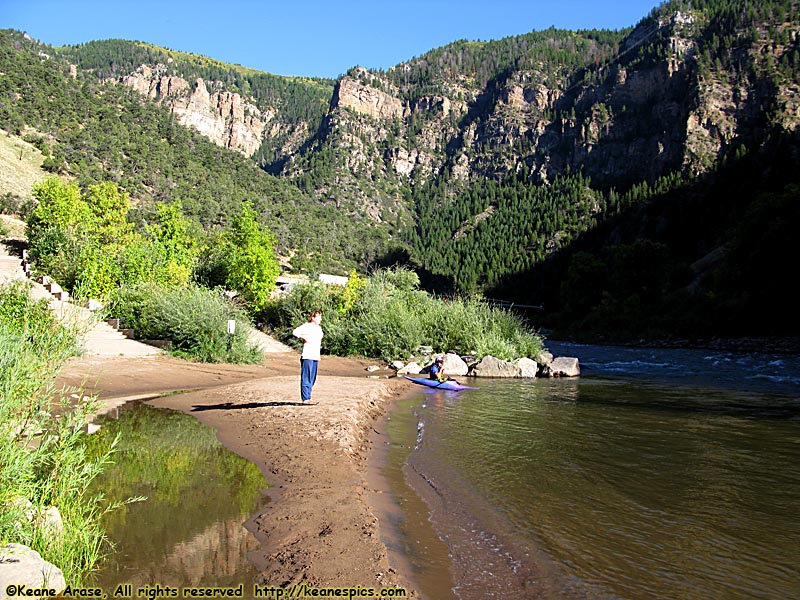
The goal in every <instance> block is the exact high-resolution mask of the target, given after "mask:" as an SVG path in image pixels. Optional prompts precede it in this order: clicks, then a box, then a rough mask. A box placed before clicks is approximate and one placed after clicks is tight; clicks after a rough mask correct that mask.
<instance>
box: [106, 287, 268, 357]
mask: <svg viewBox="0 0 800 600" xmlns="http://www.w3.org/2000/svg"><path fill="white" fill-rule="evenodd" d="M108 312H109V314H110V315H111V316H114V317H118V318H119V319H120V321H121V323H123V324H124V325H125V326H127V327H130V328H133V329H134V330H135V332H136V336H137V337H139V338H142V339H163V340H169V341H170V342H171V348H170V351H171V352H172V353H173V354H175V355H177V356H181V357H184V358H191V359H194V360H198V361H200V362H209V363H215V362H229V363H251V364H254V363H259V362H261V361H262V360H263V358H264V357H263V355H262V354H261V352H260V351H259V350H258V348H256V347H255V346H253V345H252V344H250V343H249V342H248V336H247V334H248V331H249V329H250V327H251V324H250V322H249V320H248V318H247V316H246V315H245V314H244V313H243V312H242V311H240V310H238V309H237V308H235V307H234V306H232V305H231V304H230V303H228V302H226V301H225V298H224V297H223V296H222V295H221V294H220V293H218V292H217V291H214V290H209V289H207V288H203V287H196V286H185V287H181V288H165V287H161V286H159V285H156V284H144V285H135V286H123V287H121V288H119V289H118V290H116V291H115V292H114V293H113V294H112V296H111V299H110V302H109V304H108ZM229 320H236V322H237V327H236V332H235V334H234V335H233V337H230V336H229V335H228V333H227V324H228V321H229Z"/></svg>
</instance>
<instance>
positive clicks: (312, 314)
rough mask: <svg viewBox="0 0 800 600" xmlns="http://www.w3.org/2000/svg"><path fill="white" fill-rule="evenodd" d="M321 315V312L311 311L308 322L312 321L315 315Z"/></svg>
mask: <svg viewBox="0 0 800 600" xmlns="http://www.w3.org/2000/svg"><path fill="white" fill-rule="evenodd" d="M321 314H322V311H321V310H313V311H311V314H310V315H309V316H308V320H309V321H310V320H311V319H313V318H314V317H316V316H317V315H321Z"/></svg>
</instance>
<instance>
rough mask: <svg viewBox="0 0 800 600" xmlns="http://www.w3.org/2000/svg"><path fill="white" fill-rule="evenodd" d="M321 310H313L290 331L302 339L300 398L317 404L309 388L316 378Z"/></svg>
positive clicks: (320, 336) (306, 402)
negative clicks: (305, 321)
mask: <svg viewBox="0 0 800 600" xmlns="http://www.w3.org/2000/svg"><path fill="white" fill-rule="evenodd" d="M321 322H322V311H321V310H315V311H314V312H312V313H311V316H310V317H309V318H308V323H303V324H302V325H300V327H297V328H296V329H295V330H294V331H292V335H293V336H295V337H297V338H300V339H301V340H303V353H302V354H301V355H300V399H301V400H302V401H303V404H319V403H318V402H314V401H313V400H312V399H311V389H312V388H313V387H314V383H315V382H316V380H317V367H318V366H319V355H320V346H321V345H322V336H323V333H322V327H320V323H321Z"/></svg>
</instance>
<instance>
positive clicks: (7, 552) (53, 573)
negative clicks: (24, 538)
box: [0, 544, 67, 600]
mask: <svg viewBox="0 0 800 600" xmlns="http://www.w3.org/2000/svg"><path fill="white" fill-rule="evenodd" d="M12 585H14V586H17V587H18V588H19V587H20V586H25V587H26V588H29V589H33V590H38V589H42V588H47V589H49V590H55V594H59V593H61V592H63V591H64V589H65V588H66V587H67V583H66V581H64V574H63V573H62V572H61V569H59V568H58V567H56V566H55V565H52V564H50V563H49V562H47V561H45V560H44V559H42V557H41V555H40V554H39V553H38V552H36V551H35V550H31V549H30V548H28V547H27V546H23V545H22V544H8V545H7V546H3V547H2V548H0V600H5V599H6V598H7V597H9V596H7V593H8V592H7V590H8V588H9V587H10V586H12Z"/></svg>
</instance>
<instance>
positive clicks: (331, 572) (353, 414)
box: [57, 353, 419, 597]
mask: <svg viewBox="0 0 800 600" xmlns="http://www.w3.org/2000/svg"><path fill="white" fill-rule="evenodd" d="M369 364H375V363H372V362H369V361H365V360H359V359H344V358H338V357H327V356H326V357H323V359H322V361H321V362H320V370H319V376H318V379H317V384H316V386H315V387H314V395H313V398H314V400H316V401H318V402H319V404H318V405H316V406H303V405H302V404H300V402H299V393H300V390H299V387H300V386H299V366H300V365H299V356H298V355H297V354H295V353H268V354H267V355H266V359H265V361H264V363H263V364H261V365H256V366H235V365H205V364H197V363H188V362H185V361H180V360H176V359H171V358H167V357H158V358H148V359H132V358H123V357H119V358H116V357H115V358H105V357H85V358H80V359H74V360H73V361H71V362H70V363H68V365H67V366H66V368H65V369H64V370H63V371H62V373H61V376H60V377H59V380H58V382H57V383H58V384H59V385H66V386H80V387H82V388H83V389H84V390H85V391H86V392H87V393H89V392H90V393H94V394H97V395H98V397H99V398H100V399H101V400H103V401H104V402H106V403H107V404H108V405H109V406H113V405H114V401H115V399H133V398H139V399H142V398H143V399H147V401H148V404H152V405H153V406H159V407H164V408H170V409H173V410H180V411H183V412H186V413H188V414H192V415H194V416H195V417H197V418H198V419H199V420H200V421H202V422H203V423H205V424H207V425H209V426H211V427H214V428H215V429H216V430H217V435H218V437H219V439H220V441H221V442H222V443H223V444H224V445H225V446H226V447H228V448H229V449H231V450H233V451H234V452H236V453H237V454H239V455H241V456H243V457H244V458H246V459H248V460H250V461H252V462H254V463H255V464H257V465H258V466H259V467H260V468H261V469H262V471H263V472H264V474H265V476H266V477H267V480H268V482H269V483H270V485H271V486H272V487H271V488H270V489H269V495H270V498H271V502H270V503H269V504H268V505H267V507H266V509H265V510H264V511H263V512H262V513H260V514H258V515H254V517H253V518H252V519H251V520H250V521H249V522H248V523H247V527H248V529H250V531H252V533H253V534H254V535H255V537H256V539H258V540H259V542H260V544H261V548H260V550H258V551H257V552H255V553H254V554H253V556H252V557H251V559H252V560H253V561H254V563H255V564H256V566H257V567H258V570H259V575H258V576H257V579H256V583H257V584H259V585H270V586H291V585H294V584H299V583H304V584H307V585H309V586H314V587H346V588H353V587H359V586H360V587H362V588H375V589H376V590H377V589H380V588H384V587H396V586H401V587H404V588H406V589H407V590H408V593H409V597H419V595H418V594H417V592H415V591H414V590H413V582H412V581H410V579H409V577H408V574H407V573H404V572H403V569H402V566H401V567H400V568H399V569H398V567H397V565H393V564H390V562H389V556H388V554H387V549H386V545H385V544H384V543H383V541H382V540H381V534H385V533H387V532H386V531H385V530H383V531H379V525H380V524H379V520H378V517H377V516H376V515H377V513H376V511H375V510H374V507H373V506H372V505H373V504H375V498H376V494H379V493H381V490H379V489H376V488H375V485H376V483H375V475H374V474H373V475H368V471H374V469H368V461H367V458H368V456H369V455H370V452H371V448H372V447H373V446H374V445H375V444H376V443H379V442H380V439H381V436H382V435H383V434H382V433H381V432H380V431H379V430H378V429H379V428H380V427H381V426H380V422H381V417H383V416H385V414H386V413H387V411H388V409H389V405H390V403H391V401H392V400H393V399H394V398H397V397H399V396H401V395H404V394H407V393H409V392H410V390H409V386H410V384H409V383H408V382H407V381H405V380H403V379H397V378H391V379H387V378H386V377H385V374H386V373H387V372H386V371H383V370H381V371H378V372H377V373H378V374H379V377H377V378H374V377H368V373H367V371H366V367H367V366H368V365H369ZM175 392H181V393H175ZM164 394H167V395H164ZM376 427H377V428H376ZM370 499H372V500H370Z"/></svg>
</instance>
